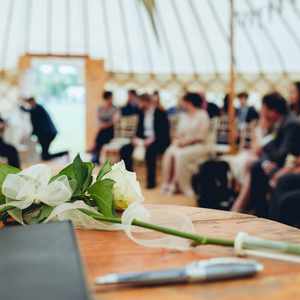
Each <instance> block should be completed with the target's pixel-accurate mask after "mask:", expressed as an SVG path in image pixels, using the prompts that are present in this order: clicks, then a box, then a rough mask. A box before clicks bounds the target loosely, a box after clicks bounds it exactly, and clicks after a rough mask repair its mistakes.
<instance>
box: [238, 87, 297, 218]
mask: <svg viewBox="0 0 300 300" xmlns="http://www.w3.org/2000/svg"><path fill="white" fill-rule="evenodd" d="M261 114H262V116H263V117H264V118H265V119H266V121H267V122H268V123H269V124H272V125H274V127H275V131H274V134H273V139H272V140H271V141H270V142H269V143H268V144H266V145H265V146H264V147H263V149H262V151H261V155H260V159H259V160H258V161H257V162H255V163H254V164H253V165H252V167H251V170H250V185H249V196H248V197H247V198H243V199H240V201H237V202H236V203H235V204H234V209H233V210H238V211H240V210H242V209H241V208H248V209H250V210H254V211H255V213H256V214H257V215H258V216H262V217H265V216H266V215H267V211H268V204H267V194H268V193H269V191H270V184H269V182H270V180H271V178H272V177H273V175H274V174H275V173H276V172H277V171H278V170H279V169H280V168H282V167H283V165H284V163H285V160H286V157H287V156H288V155H289V154H292V155H296V156H298V155H299V154H300V123H299V121H298V120H297V119H296V118H295V117H293V116H292V115H291V114H290V113H289V110H288V105H287V102H286V100H285V99H284V98H283V97H282V96H281V95H280V94H279V93H271V94H268V95H266V96H264V98H263V105H262V109H261Z"/></svg>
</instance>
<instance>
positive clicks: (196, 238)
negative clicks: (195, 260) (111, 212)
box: [81, 209, 234, 247]
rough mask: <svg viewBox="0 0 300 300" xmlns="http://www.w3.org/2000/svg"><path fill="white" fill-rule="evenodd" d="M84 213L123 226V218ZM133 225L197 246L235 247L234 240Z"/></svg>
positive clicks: (89, 212) (138, 222) (134, 221)
mask: <svg viewBox="0 0 300 300" xmlns="http://www.w3.org/2000/svg"><path fill="white" fill-rule="evenodd" d="M81 211H82V212H84V213H86V214H88V215H89V216H91V217H93V218H94V219H96V220H99V221H104V222H109V223H116V224H121V223H122V220H121V218H118V217H105V216H103V215H100V214H98V213H93V212H91V211H88V210H85V209H82V210H81ZM132 225H134V226H138V227H142V228H146V229H151V230H155V231H158V232H161V233H165V234H169V235H173V236H177V237H181V238H184V239H188V240H191V241H193V242H194V243H196V244H199V245H220V246H226V247H233V246H234V241H233V240H227V239H219V238H215V237H208V236H201V235H197V234H194V233H189V232H184V231H179V230H176V229H173V228H168V227H164V226H160V225H155V224H149V223H146V222H143V221H139V220H133V222H132Z"/></svg>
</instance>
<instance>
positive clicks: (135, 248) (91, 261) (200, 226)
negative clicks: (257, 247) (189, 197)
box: [77, 205, 300, 300]
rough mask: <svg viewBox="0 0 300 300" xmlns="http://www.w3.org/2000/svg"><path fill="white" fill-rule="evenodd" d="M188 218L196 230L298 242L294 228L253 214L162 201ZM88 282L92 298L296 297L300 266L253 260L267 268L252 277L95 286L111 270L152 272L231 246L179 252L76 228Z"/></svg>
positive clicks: (119, 234) (228, 251) (117, 234)
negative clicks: (230, 279) (217, 280)
mask: <svg viewBox="0 0 300 300" xmlns="http://www.w3.org/2000/svg"><path fill="white" fill-rule="evenodd" d="M165 209H168V210H169V209H170V210H176V211H180V212H183V213H185V214H187V215H188V216H190V217H191V218H192V220H193V222H194V224H195V228H196V231H197V232H198V233H199V234H206V235H212V236H220V237H226V238H234V236H235V235H236V233H237V232H239V231H246V232H248V233H250V234H256V235H259V236H261V237H265V238H272V239H277V240H279V239H281V240H286V241H291V242H299V243H300V231H299V230H298V229H295V228H292V227H289V226H286V225H283V224H279V223H277V222H273V221H270V220H265V219H259V218H256V217H254V216H249V215H244V214H237V213H230V212H223V211H216V210H209V209H201V208H193V207H184V206H170V205H166V206H165ZM77 238H78V242H79V247H80V251H81V254H82V258H83V262H84V264H85V266H86V275H87V280H88V283H89V285H90V288H91V290H92V294H93V295H94V297H95V299H103V300H112V299H124V300H127V299H128V300H129V299H130V300H132V299H139V300H148V299H151V300H152V299H155V300H158V299H163V300H167V299H172V300H179V299H185V300H193V299H197V300H201V299H205V300H237V299H238V300H248V299H249V300H250V299H251V300H253V299H255V300H260V299H268V300H275V299H276V300H277V299H278V300H289V299H291V300H296V299H300V264H295V263H287V262H280V261H274V260H267V259H257V260H259V261H261V262H262V263H263V264H264V265H265V270H264V271H263V272H262V273H261V274H260V275H258V276H256V277H255V278H251V279H243V280H235V281H227V282H218V283H208V284H207V283H205V284H200V283H198V284H197V283H196V284H183V285H170V286H161V287H151V288H149V287H148V288H136V287H135V288H133V287H131V288H128V287H126V288H124V287H122V288H121V287H101V288H99V287H95V286H94V285H93V281H94V279H95V277H96V276H99V275H103V274H106V273H111V272H130V271H144V270H155V269H160V268H166V267H176V266H182V265H185V264H187V263H190V262H192V261H194V260H201V259H206V258H212V257H219V256H232V255H233V250H232V249H230V248H224V247H217V246H199V247H197V248H195V249H193V250H191V251H186V252H178V251H172V250H164V249H152V248H145V247H142V246H139V245H137V244H135V243H133V242H132V241H130V240H129V239H128V238H127V237H126V235H125V234H124V233H123V232H102V231H88V230H77Z"/></svg>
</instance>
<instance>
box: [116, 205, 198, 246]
mask: <svg viewBox="0 0 300 300" xmlns="http://www.w3.org/2000/svg"><path fill="white" fill-rule="evenodd" d="M133 220H139V221H143V222H147V223H150V224H154V225H159V226H163V227H170V228H172V229H175V230H178V231H184V232H190V233H194V232H195V228H194V226H193V223H192V221H191V219H190V218H188V217H187V216H186V215H184V214H181V213H177V212H171V211H168V210H166V209H164V208H162V207H161V206H160V207H156V206H149V207H147V208H146V207H145V206H143V205H142V204H141V203H133V204H131V205H130V206H129V207H128V208H127V209H126V210H125V212H124V213H123V215H122V224H123V225H124V227H123V229H124V231H125V233H126V234H127V236H128V237H129V238H130V239H131V240H132V241H134V242H135V243H137V244H139V245H142V246H145V247H156V248H157V247H158V248H168V249H176V250H181V251H183V250H188V249H189V248H190V243H191V241H189V240H187V239H184V238H180V237H177V236H172V235H166V234H163V233H160V232H157V231H153V230H151V229H150V230H149V229H144V228H140V227H139V228H137V227H135V226H133V225H132V222H133Z"/></svg>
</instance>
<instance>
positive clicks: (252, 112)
mask: <svg viewBox="0 0 300 300" xmlns="http://www.w3.org/2000/svg"><path fill="white" fill-rule="evenodd" d="M241 113H242V110H241V109H240V108H238V109H237V111H236V114H237V117H238V120H239V119H240V114H241ZM258 118H259V114H258V112H257V111H256V109H255V108H254V107H253V106H249V107H248V111H247V113H246V117H245V119H244V120H243V121H244V122H246V123H251V122H252V121H254V120H257V119H258ZM239 121H240V120H239Z"/></svg>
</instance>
